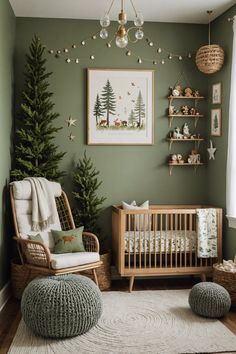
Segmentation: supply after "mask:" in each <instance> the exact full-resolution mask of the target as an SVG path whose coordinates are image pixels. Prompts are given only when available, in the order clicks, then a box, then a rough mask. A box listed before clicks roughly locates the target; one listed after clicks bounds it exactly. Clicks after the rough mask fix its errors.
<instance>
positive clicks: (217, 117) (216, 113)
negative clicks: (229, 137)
mask: <svg viewBox="0 0 236 354" xmlns="http://www.w3.org/2000/svg"><path fill="white" fill-rule="evenodd" d="M221 126H222V122H221V108H217V109H212V110H211V135H212V136H221V134H222V132H221Z"/></svg>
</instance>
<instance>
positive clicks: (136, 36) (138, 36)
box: [135, 29, 144, 39]
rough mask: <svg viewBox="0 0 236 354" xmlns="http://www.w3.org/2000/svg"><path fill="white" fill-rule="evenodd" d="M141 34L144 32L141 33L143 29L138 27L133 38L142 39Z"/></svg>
mask: <svg viewBox="0 0 236 354" xmlns="http://www.w3.org/2000/svg"><path fill="white" fill-rule="evenodd" d="M143 36H144V33H143V31H142V30H141V29H139V30H137V31H136V32H135V38H136V39H143Z"/></svg>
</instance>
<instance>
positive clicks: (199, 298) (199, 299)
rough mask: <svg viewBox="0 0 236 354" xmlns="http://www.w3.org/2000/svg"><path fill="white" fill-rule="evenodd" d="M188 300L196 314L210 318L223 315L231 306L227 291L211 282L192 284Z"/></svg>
mask: <svg viewBox="0 0 236 354" xmlns="http://www.w3.org/2000/svg"><path fill="white" fill-rule="evenodd" d="M188 302H189V305H190V307H191V309H192V310H193V312H195V313H196V314H197V315H200V316H203V317H211V318H219V317H223V316H224V315H226V314H227V313H228V311H229V309H230V306H231V299H230V295H229V293H228V291H227V290H226V289H225V288H223V286H221V285H218V284H215V283H211V282H202V283H199V284H196V285H194V286H193V288H192V290H191V291H190V294H189V299H188Z"/></svg>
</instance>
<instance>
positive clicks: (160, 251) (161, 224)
mask: <svg viewBox="0 0 236 354" xmlns="http://www.w3.org/2000/svg"><path fill="white" fill-rule="evenodd" d="M162 228H163V223H162V214H161V215H160V240H158V244H159V253H160V268H162Z"/></svg>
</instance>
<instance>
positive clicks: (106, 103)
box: [87, 69, 154, 145]
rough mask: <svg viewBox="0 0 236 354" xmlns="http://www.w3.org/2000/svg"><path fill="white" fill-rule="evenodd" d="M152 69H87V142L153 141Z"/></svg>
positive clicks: (146, 143) (137, 143)
mask: <svg viewBox="0 0 236 354" xmlns="http://www.w3.org/2000/svg"><path fill="white" fill-rule="evenodd" d="M153 86H154V71H153V70H132V69H88V70H87V105H88V107H87V144H88V145H153V133H154V127H153V126H154V122H153V116H154V109H153V95H154V89H153Z"/></svg>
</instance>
